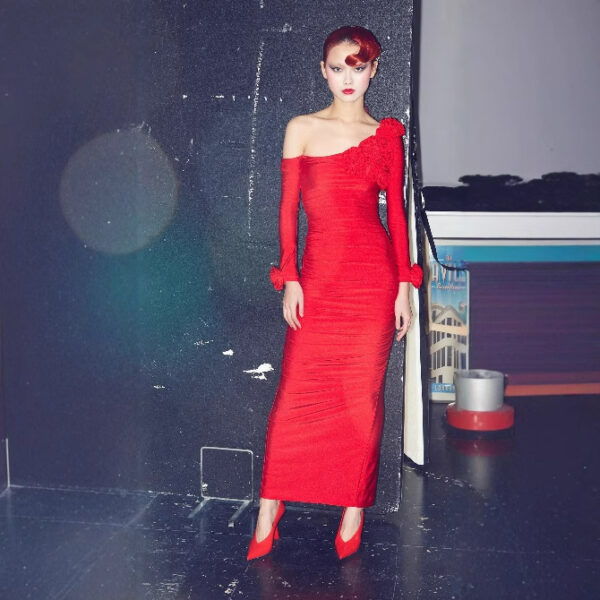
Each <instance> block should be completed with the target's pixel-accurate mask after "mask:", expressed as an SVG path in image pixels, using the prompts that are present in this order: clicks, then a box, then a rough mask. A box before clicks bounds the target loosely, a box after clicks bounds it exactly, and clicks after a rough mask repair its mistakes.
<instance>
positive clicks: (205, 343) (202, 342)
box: [194, 340, 215, 346]
mask: <svg viewBox="0 0 600 600" xmlns="http://www.w3.org/2000/svg"><path fill="white" fill-rule="evenodd" d="M214 341H215V340H198V341H197V342H194V346H206V345H207V344H210V343H211V342H214Z"/></svg>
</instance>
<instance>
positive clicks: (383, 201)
mask: <svg viewBox="0 0 600 600" xmlns="http://www.w3.org/2000/svg"><path fill="white" fill-rule="evenodd" d="M386 202H387V201H386V197H385V192H383V191H381V190H380V192H379V204H386Z"/></svg>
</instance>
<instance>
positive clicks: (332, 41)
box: [323, 25, 381, 67]
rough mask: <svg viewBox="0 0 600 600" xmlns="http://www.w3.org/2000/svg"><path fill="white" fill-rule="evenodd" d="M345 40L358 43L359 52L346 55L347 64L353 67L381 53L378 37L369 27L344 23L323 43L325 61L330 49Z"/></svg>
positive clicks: (373, 58)
mask: <svg viewBox="0 0 600 600" xmlns="http://www.w3.org/2000/svg"><path fill="white" fill-rule="evenodd" d="M343 42H349V43H351V44H357V45H358V52H356V53H355V54H349V55H348V56H347V57H346V64H347V65H349V66H351V67H354V66H356V65H357V64H358V63H366V62H369V61H370V60H375V59H376V58H377V57H378V56H379V55H380V54H381V46H380V45H379V42H378V41H377V38H376V37H375V36H374V35H373V34H372V33H371V32H370V31H369V30H368V29H366V28H364V27H360V26H359V25H344V26H343V27H340V28H339V29H336V30H335V31H332V32H331V33H330V34H329V35H328V36H327V39H326V40H325V43H324V44H323V62H327V55H328V54H329V51H330V50H331V49H332V48H333V47H334V46H337V45H338V44H342V43H343Z"/></svg>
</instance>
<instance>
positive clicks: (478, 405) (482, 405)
mask: <svg viewBox="0 0 600 600" xmlns="http://www.w3.org/2000/svg"><path fill="white" fill-rule="evenodd" d="M454 388H455V391H456V408H457V409H459V410H478V411H490V410H499V409H500V408H502V404H503V403H504V373H501V372H500V371H487V370H486V369H467V370H456V371H454Z"/></svg>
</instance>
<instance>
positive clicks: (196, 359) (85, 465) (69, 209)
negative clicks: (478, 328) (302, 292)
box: [0, 0, 412, 508]
mask: <svg viewBox="0 0 600 600" xmlns="http://www.w3.org/2000/svg"><path fill="white" fill-rule="evenodd" d="M0 17H1V18H0V22H1V23H2V25H1V27H2V32H1V34H0V39H1V41H0V44H1V46H2V52H1V53H0V55H1V56H2V69H3V77H2V78H1V86H2V89H1V92H2V93H1V94H0V102H1V103H2V110H1V111H0V113H1V115H2V116H1V117H0V118H2V123H1V127H2V131H3V139H2V154H1V165H0V168H1V173H0V175H1V178H0V179H1V183H0V185H1V186H2V187H1V194H2V196H1V205H0V217H1V221H0V223H1V224H0V228H1V229H0V235H1V239H0V256H1V258H0V260H1V298H0V300H1V311H2V325H3V332H4V362H5V365H4V397H5V400H6V403H7V406H6V428H7V433H8V437H9V440H10V448H11V458H12V479H13V483H17V484H24V485H51V486H83V487H95V488H99V487H103V488H104V487H108V488H125V489H145V490H146V489H152V490H165V491H166V490H173V491H179V492H181V491H183V492H186V491H187V492H190V493H193V494H198V493H199V492H200V479H199V459H200V447H201V446H203V445H210V446H224V447H236V448H249V449H251V450H253V451H254V452H255V455H256V457H255V470H256V476H257V477H256V479H257V480H256V482H255V491H257V490H258V477H259V476H260V467H261V464H262V452H263V444H264V433H265V429H266V418H267V414H268V411H269V408H270V406H271V403H272V400H273V397H274V394H275V390H276V385H277V380H278V377H279V364H280V360H281V350H282V345H283V336H284V329H285V323H284V321H283V320H282V318H281V316H280V304H281V295H280V294H278V293H277V292H275V291H274V290H273V288H272V287H271V284H270V282H269V279H268V269H269V265H270V263H275V262H277V260H278V252H279V246H278V239H277V212H278V202H279V195H278V191H279V160H280V156H281V144H282V140H283V133H284V128H285V124H286V122H287V120H288V119H289V118H291V117H292V116H294V115H296V114H298V113H302V112H310V111H314V110H318V109H320V108H322V107H323V106H325V105H326V104H327V103H328V102H329V96H328V91H327V88H326V85H325V82H324V80H323V79H322V77H321V74H320V72H319V64H318V63H319V60H320V52H321V46H322V42H323V40H324V37H325V35H326V34H327V33H328V32H329V31H330V30H332V29H334V28H335V27H338V26H340V25H343V24H356V23H359V24H363V25H365V26H367V27H370V28H371V29H372V30H373V31H374V32H375V33H376V35H377V36H378V38H379V40H380V41H381V43H382V45H383V47H384V53H383V56H382V61H381V65H380V73H379V74H378V76H377V77H376V78H375V80H374V82H373V85H372V89H371V90H370V91H369V94H368V97H367V104H368V106H369V108H370V110H371V112H372V113H373V115H374V116H375V117H376V118H381V117H384V116H388V115H391V116H396V117H398V118H400V119H402V120H403V121H404V122H405V124H406V125H408V122H407V115H408V112H409V111H408V106H409V93H410V45H411V19H412V0H401V1H395V2H379V1H377V2H376V1H374V0H364V1H359V2H352V3H347V2H343V1H341V0H335V1H334V0H329V1H320V2H316V1H314V2H312V1H308V2H293V1H289V0H286V1H281V2H275V1H270V0H255V1H249V0H248V1H240V0H224V1H221V0H220V1H219V2H210V3H209V2H193V1H190V2H158V1H155V2H151V1H149V0H136V1H133V0H120V1H113V0H110V1H109V0H107V1H105V2H92V1H85V0H82V1H80V2H66V1H65V2H51V3H49V2H42V1H35V2H33V1H32V2H24V3H23V2H4V3H3V4H2V7H0ZM302 217H303V216H302ZM304 231H305V222H304V219H303V218H302V219H301V233H303V232H304ZM264 364H268V365H271V366H272V367H273V370H272V371H265V372H264V373H262V375H261V373H260V372H259V373H251V372H250V373H249V372H247V371H252V370H255V369H259V370H260V366H261V365H264ZM263 368H264V367H263ZM401 378H402V347H401V345H400V344H395V347H394V351H393V354H392V358H391V361H390V368H389V376H388V382H387V399H386V418H387V422H386V429H385V437H384V445H383V454H382V459H383V460H382V469H381V475H380V484H379V496H378V502H379V505H380V506H381V507H382V508H384V507H386V508H390V507H393V506H395V505H396V504H397V502H398V500H399V489H400V488H399V482H400V474H399V473H400V465H401V426H402V415H401V404H402V379H401Z"/></svg>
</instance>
